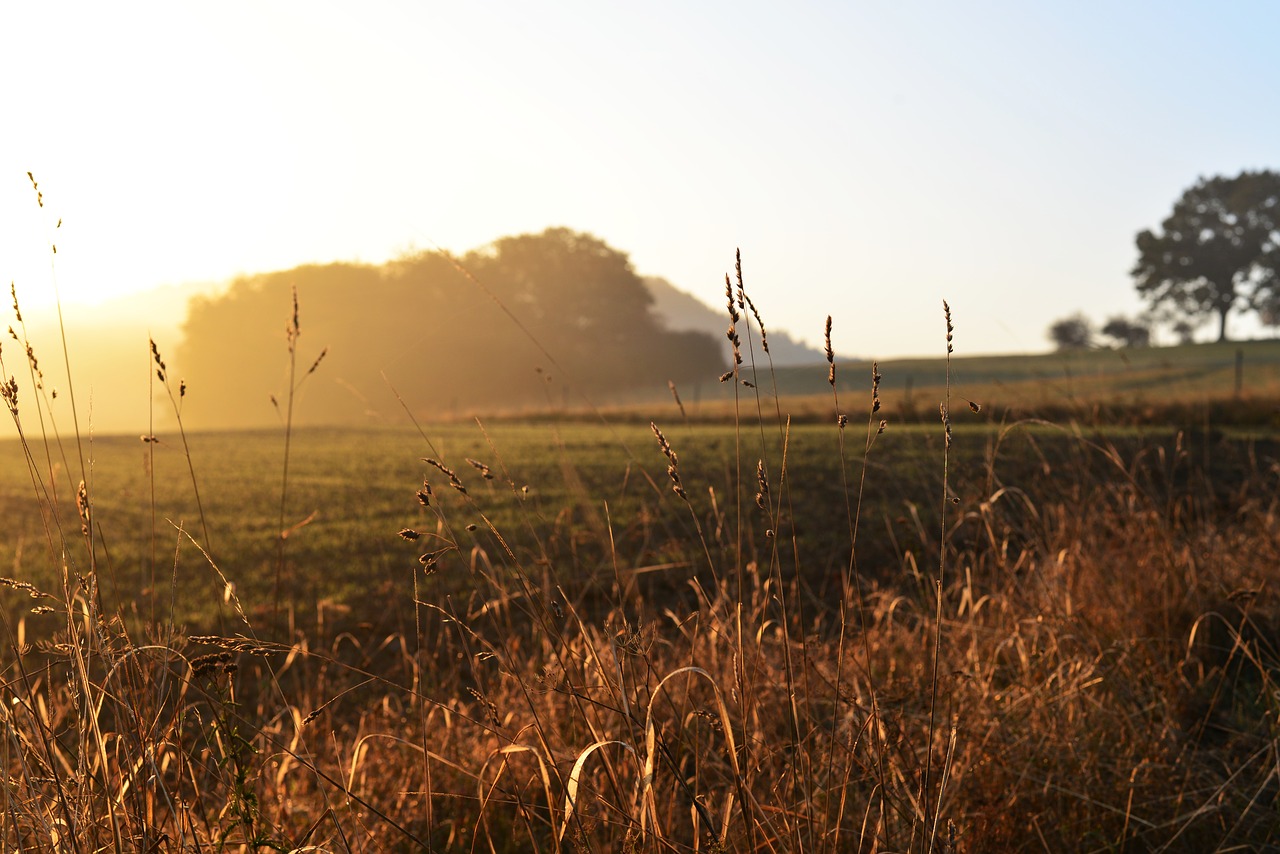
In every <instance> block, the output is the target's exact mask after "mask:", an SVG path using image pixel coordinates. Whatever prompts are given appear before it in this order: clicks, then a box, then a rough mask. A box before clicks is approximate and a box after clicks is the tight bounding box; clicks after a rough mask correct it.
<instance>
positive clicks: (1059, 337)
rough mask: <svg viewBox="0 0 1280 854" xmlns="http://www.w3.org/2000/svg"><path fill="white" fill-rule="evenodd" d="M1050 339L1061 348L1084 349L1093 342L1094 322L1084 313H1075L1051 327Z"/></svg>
mask: <svg viewBox="0 0 1280 854" xmlns="http://www.w3.org/2000/svg"><path fill="white" fill-rule="evenodd" d="M1049 339H1050V340H1051V341H1053V343H1054V345H1055V346H1056V347H1057V348H1058V349H1059V350H1084V349H1087V348H1088V347H1089V345H1090V344H1091V343H1092V342H1093V324H1091V323H1090V322H1089V319H1088V318H1087V317H1085V316H1084V315H1083V314H1073V315H1071V316H1070V317H1064V318H1062V319H1061V320H1058V321H1055V322H1054V323H1053V324H1052V325H1051V326H1050V327H1049Z"/></svg>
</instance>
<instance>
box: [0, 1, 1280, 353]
mask: <svg viewBox="0 0 1280 854" xmlns="http://www.w3.org/2000/svg"><path fill="white" fill-rule="evenodd" d="M1278 32H1280V5H1275V4H1272V3H1261V2H1259V3H1243V2H1242V3H1230V4H1227V3H1210V2H1204V3H1170V2H1161V3H1154V2H1152V3H1113V2H1084V3H1082V2H1037V3H1023V2H1002V3H980V2H970V3H951V2H931V3H924V2H846V3H802V2H793V3H787V4H782V3H770V4H761V3H744V2H735V3H721V2H686V3H670V2H648V3H643V4H640V3H634V4H620V3H605V2H599V0H593V2H558V1H557V0H551V2H545V3H537V4H534V3H523V2H486V3H456V2H450V3H438V2H425V0H424V2H397V3H392V2H363V3H359V4H356V3H338V2H317V0H308V2H305V3H270V2H261V0H255V2H251V3H247V2H220V3H216V4H189V3H173V2H163V3H153V4H152V3H145V4H144V3H133V2H118V3H98V2H93V3H88V2H85V3H58V4H48V3H6V4H5V5H4V6H3V11H0V74H2V75H3V79H4V81H5V84H4V104H5V109H4V114H5V121H4V123H3V132H2V133H0V165H2V166H3V170H2V174H0V274H2V275H3V277H4V279H5V282H6V284H7V282H8V281H9V280H14V281H16V282H17V286H18V289H19V296H20V298H21V299H22V300H23V302H24V303H25V304H26V306H28V307H29V309H28V313H31V312H32V311H34V309H35V306H37V304H38V303H40V302H42V301H47V299H48V295H49V294H50V292H51V284H50V282H51V278H50V272H49V264H48V255H49V252H48V244H49V242H50V240H51V239H56V242H57V245H58V254H57V277H58V287H59V288H60V290H61V294H62V297H63V300H64V302H66V303H71V302H73V301H82V300H83V301H94V300H100V299H103V298H106V297H108V296H112V295H116V294H119V293H121V292H127V291H130V290H142V289H148V288H153V287H155V286H158V285H162V284H176V283H184V282H194V281H217V280H225V279H228V278H229V277H231V276H233V275H235V274H237V273H241V272H259V271H267V270H272V269H281V268H286V267H291V266H294V265H296V264H299V263H304V262H310V261H330V260H354V259H358V260H363V261H371V262H381V261H383V260H386V259H387V258H389V257H393V256H395V255H397V254H400V253H402V252H403V251H405V250H406V249H409V248H412V247H418V248H430V247H432V246H435V245H439V246H443V247H446V248H449V249H454V250H460V251H461V250H466V249H469V248H473V247H475V246H479V245H482V244H484V243H487V242H488V241H490V240H492V239H493V238H496V237H498V236H501V235H506V234H514V233H520V232H527V231H539V230H542V229H543V228H545V227H547V226H551V225H566V226H569V227H571V228H575V229H579V230H583V231H589V232H592V233H594V234H596V235H598V236H599V237H601V238H603V239H604V240H606V241H608V242H609V243H610V244H612V245H613V246H615V247H617V248H619V249H622V250H625V251H627V252H629V253H630V255H631V258H632V261H633V262H634V264H635V266H636V268H637V270H638V271H639V272H640V273H642V274H652V275H661V276H664V277H666V278H668V279H670V280H671V281H672V282H673V283H674V284H676V285H677V286H679V287H681V288H683V289H685V290H688V291H690V292H692V293H694V294H695V295H697V296H699V297H700V298H702V299H703V300H704V301H706V302H708V303H711V304H713V305H718V304H719V301H720V299H721V293H722V290H723V276H724V273H725V271H726V270H729V269H731V267H732V263H733V252H734V248H735V247H741V249H742V252H743V257H744V262H745V270H746V276H747V283H748V287H749V288H750V289H751V291H752V292H753V293H754V295H755V299H756V302H757V304H758V305H759V306H760V309H761V311H762V313H763V314H764V317H765V320H766V322H767V323H769V324H770V325H772V326H775V327H779V328H785V329H788V330H790V331H792V332H793V333H794V334H796V335H798V336H800V337H803V338H805V339H807V340H809V341H811V342H817V341H819V340H820V338H821V334H822V325H823V320H824V318H825V317H826V315H827V314H832V315H834V316H835V321H836V345H837V349H838V350H840V351H842V352H845V353H849V354H855V355H865V356H878V357H889V356H895V355H905V354H929V353H937V352H940V351H941V350H942V347H943V345H942V331H943V330H942V318H941V309H940V302H941V300H942V299H943V298H944V297H945V298H946V299H948V300H949V301H950V302H951V305H952V307H953V309H954V311H955V319H956V326H957V335H956V344H957V352H958V353H966V352H967V353H980V352H1003V351H1010V352H1014V351H1035V350H1043V349H1046V348H1047V347H1048V342H1047V340H1046V338H1045V329H1046V327H1047V326H1048V324H1049V323H1050V322H1051V321H1052V320H1054V319H1057V318H1059V317H1061V316H1063V315H1065V314H1069V313H1071V312H1074V311H1076V310H1085V311H1087V312H1088V313H1089V314H1090V315H1092V316H1093V317H1095V318H1096V319H1098V320H1101V319H1104V318H1105V317H1106V316H1108V315H1110V314H1114V313H1120V312H1125V313H1131V312H1134V311H1136V310H1137V309H1138V308H1139V307H1140V304H1139V302H1138V301H1137V299H1136V297H1135V296H1134V294H1133V287H1132V282H1131V279H1130V278H1129V275H1128V270H1129V269H1130V267H1131V266H1132V264H1133V262H1134V260H1135V257H1136V252H1135V249H1134V247H1133V238H1134V234H1135V233H1136V232H1137V231H1139V230H1140V229H1142V228H1148V227H1155V226H1157V225H1158V224H1159V223H1160V221H1161V220H1162V219H1163V218H1164V217H1165V216H1166V215H1167V213H1168V211H1169V209H1170V206H1171V204H1172V202H1173V201H1174V200H1175V198H1176V197H1177V196H1178V195H1179V194H1180V193H1181V192H1182V190H1183V189H1185V187H1186V186H1188V185H1189V184H1190V183H1192V182H1193V181H1194V180H1195V179H1196V178H1197V177H1198V176H1200V175H1210V174H1219V173H1232V174H1234V173H1236V172H1238V171H1240V170H1241V169H1243V168H1275V167H1280V148H1278V146H1280V111H1278V110H1277V109H1276V103H1277V101H1276V99H1277V95H1276V93H1277V91H1280V90H1278V88H1277V84H1280V65H1277V63H1276V55H1275V50H1274V47H1275V36H1276V34H1277V33H1278ZM28 170H30V171H32V172H33V173H35V176H36V179H37V180H38V181H39V182H40V188H41V190H42V191H43V192H44V194H45V195H44V198H45V208H44V210H43V211H40V210H38V209H37V208H36V206H35V199H34V194H33V193H32V191H31V186H30V183H29V182H28V180H27V177H26V172H27V171H28ZM58 218H61V219H62V220H63V225H62V228H61V229H59V230H58V231H57V234H56V237H51V235H52V234H53V225H54V223H55V222H56V221H57V219H58ZM67 310H68V312H70V313H72V314H74V313H75V312H77V311H80V312H83V310H82V309H78V308H76V307H74V306H70V305H69V306H68V308H67ZM147 310H148V309H147V307H146V306H145V305H140V306H139V307H138V309H137V311H138V314H139V317H145V315H146V312H147ZM1247 328H1248V327H1247V325H1246V324H1244V323H1243V322H1240V321H1237V322H1235V323H1233V326H1232V329H1233V331H1236V332H1238V333H1243V332H1245V331H1246V330H1247ZM1206 331H1208V330H1206Z"/></svg>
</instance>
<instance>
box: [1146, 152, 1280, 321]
mask: <svg viewBox="0 0 1280 854" xmlns="http://www.w3.org/2000/svg"><path fill="white" fill-rule="evenodd" d="M1161 228H1162V233H1159V234H1157V233H1155V232H1152V231H1143V232H1142V233H1140V234H1139V235H1138V238H1137V243H1138V253H1139V257H1138V263H1137V265H1135V266H1134V268H1133V276H1134V279H1135V281H1136V284H1137V288H1138V293H1139V294H1141V295H1142V296H1143V297H1144V298H1145V299H1146V300H1147V301H1148V302H1149V303H1150V304H1151V306H1152V307H1153V308H1154V307H1156V306H1164V307H1166V308H1168V309H1172V310H1173V311H1174V312H1176V313H1178V314H1181V315H1183V316H1184V317H1186V318H1189V319H1197V320H1198V319H1203V318H1206V317H1211V316H1214V315H1216V316H1217V319H1218V340H1219V341H1225V340H1227V315H1228V314H1230V313H1231V312H1232V311H1233V310H1237V309H1238V310H1241V311H1256V310H1258V309H1260V308H1261V307H1262V306H1264V305H1265V304H1266V303H1267V301H1268V300H1269V299H1271V298H1272V297H1273V295H1274V294H1275V293H1276V291H1277V290H1278V289H1280V174H1278V173H1276V172H1271V171H1261V172H1247V171H1246V172H1241V173H1240V174H1239V175H1237V176H1235V177H1234V178H1227V177H1222V176H1218V177H1213V178H1201V179H1200V180H1199V181H1197V182H1196V184H1195V185H1194V186H1192V187H1191V188H1190V189H1188V190H1187V191H1186V192H1185V193H1183V194H1182V198H1180V199H1178V201H1177V202H1176V203H1175V204H1174V206H1173V212H1172V213H1171V214H1170V215H1169V218H1168V219H1166V220H1165V221H1164V223H1163V224H1162V225H1161Z"/></svg>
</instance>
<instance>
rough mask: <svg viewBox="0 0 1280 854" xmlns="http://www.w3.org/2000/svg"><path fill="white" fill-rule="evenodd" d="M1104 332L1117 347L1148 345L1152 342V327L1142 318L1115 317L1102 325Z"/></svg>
mask: <svg viewBox="0 0 1280 854" xmlns="http://www.w3.org/2000/svg"><path fill="white" fill-rule="evenodd" d="M1102 334H1103V335H1105V336H1107V337H1108V338H1110V339H1112V340H1113V341H1115V342H1116V346H1117V347H1146V346H1148V345H1150V344H1151V327H1150V326H1148V325H1147V324H1145V323H1143V322H1142V321H1140V320H1130V319H1129V318H1127V317H1113V318H1111V319H1110V320H1108V321H1107V322H1106V325H1105V326H1103V327H1102Z"/></svg>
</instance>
